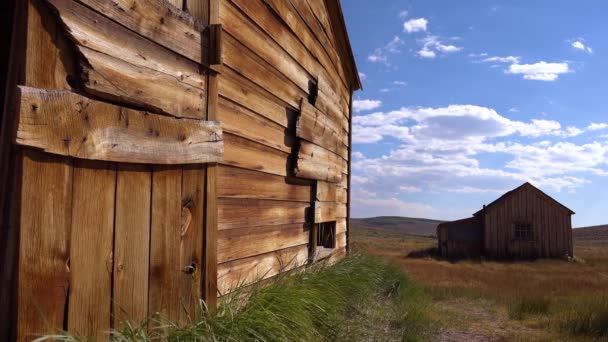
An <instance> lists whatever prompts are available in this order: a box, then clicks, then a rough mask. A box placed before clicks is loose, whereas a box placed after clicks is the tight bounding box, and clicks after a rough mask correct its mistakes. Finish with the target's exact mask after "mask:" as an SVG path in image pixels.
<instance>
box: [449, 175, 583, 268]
mask: <svg viewBox="0 0 608 342" xmlns="http://www.w3.org/2000/svg"><path fill="white" fill-rule="evenodd" d="M572 215H574V211H572V210H570V209H569V208H567V207H566V206H564V205H563V204H561V203H559V202H557V201H556V200H555V199H553V198H552V197H550V196H549V195H547V194H545V193H544V192H542V191H541V190H540V189H538V188H536V187H535V186H533V185H532V184H530V183H524V184H523V185H521V186H519V187H517V188H515V189H513V190H511V191H509V192H507V193H505V194H504V195H502V196H501V197H499V198H498V199H497V200H495V201H494V202H492V203H490V204H488V205H484V206H483V208H482V209H481V210H479V211H478V212H476V213H475V214H473V217H470V218H466V219H462V220H457V221H452V222H445V223H442V224H440V225H439V226H438V227H437V238H438V242H439V252H440V254H441V256H443V257H447V258H454V257H471V256H482V255H483V256H487V257H493V258H563V257H567V256H570V257H571V256H572V255H573V253H572V252H573V251H572V219H571V217H572Z"/></svg>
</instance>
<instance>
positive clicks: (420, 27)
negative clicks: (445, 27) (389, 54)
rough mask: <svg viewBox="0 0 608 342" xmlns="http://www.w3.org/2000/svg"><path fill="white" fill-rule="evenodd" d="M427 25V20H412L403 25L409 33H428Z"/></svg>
mask: <svg viewBox="0 0 608 342" xmlns="http://www.w3.org/2000/svg"><path fill="white" fill-rule="evenodd" d="M427 24H428V20H426V19H425V18H417V19H410V20H408V21H406V22H405V23H403V30H404V31H405V32H407V33H413V32H420V31H426V26H427Z"/></svg>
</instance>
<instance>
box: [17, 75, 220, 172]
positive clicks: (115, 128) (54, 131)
mask: <svg viewBox="0 0 608 342" xmlns="http://www.w3.org/2000/svg"><path fill="white" fill-rule="evenodd" d="M20 103H21V108H20V112H19V115H20V118H19V126H18V131H17V143H18V144H20V145H24V146H32V147H37V148H40V149H43V150H44V151H46V152H49V153H54V154H59V155H64V156H71V157H77V158H82V159H94V160H105V161H116V162H131V163H150V164H188V163H207V162H214V161H218V160H221V158H222V155H223V141H222V130H221V128H220V125H219V123H215V122H207V121H195V120H192V121H186V120H179V119H174V118H170V117H167V116H162V115H156V114H150V113H147V112H142V111H137V110H132V109H127V108H124V107H119V106H115V105H111V104H108V103H105V102H99V101H95V100H91V99H89V98H86V97H83V96H80V95H77V94H75V93H72V92H70V91H63V90H43V89H37V88H30V87H20Z"/></svg>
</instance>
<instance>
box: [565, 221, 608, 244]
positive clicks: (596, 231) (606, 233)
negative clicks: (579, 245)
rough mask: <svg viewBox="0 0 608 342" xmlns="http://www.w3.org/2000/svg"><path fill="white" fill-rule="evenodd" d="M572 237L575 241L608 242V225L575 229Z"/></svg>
mask: <svg viewBox="0 0 608 342" xmlns="http://www.w3.org/2000/svg"><path fill="white" fill-rule="evenodd" d="M572 237H573V238H574V239H575V240H608V224H605V225H601V226H592V227H581V228H576V229H573V230H572Z"/></svg>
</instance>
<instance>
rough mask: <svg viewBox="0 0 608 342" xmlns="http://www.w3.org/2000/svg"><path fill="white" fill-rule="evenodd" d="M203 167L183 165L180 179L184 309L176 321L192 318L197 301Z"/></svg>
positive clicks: (201, 232) (200, 278) (200, 273)
mask: <svg viewBox="0 0 608 342" xmlns="http://www.w3.org/2000/svg"><path fill="white" fill-rule="evenodd" d="M205 171H206V170H205V168H204V166H201V165H187V166H184V171H183V178H182V218H181V222H182V223H181V232H180V244H179V252H180V259H181V265H182V266H183V267H184V272H182V274H181V282H180V287H181V288H180V297H181V298H183V301H184V303H183V305H184V310H182V311H181V312H180V320H179V321H180V322H182V323H185V322H188V321H189V319H190V318H192V319H193V318H194V317H195V314H196V309H197V307H198V303H199V301H200V299H201V288H202V276H203V274H202V271H203V234H204V231H203V226H204V221H205V215H204V214H205V211H204V206H203V205H204V199H205V177H206V172H205Z"/></svg>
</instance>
